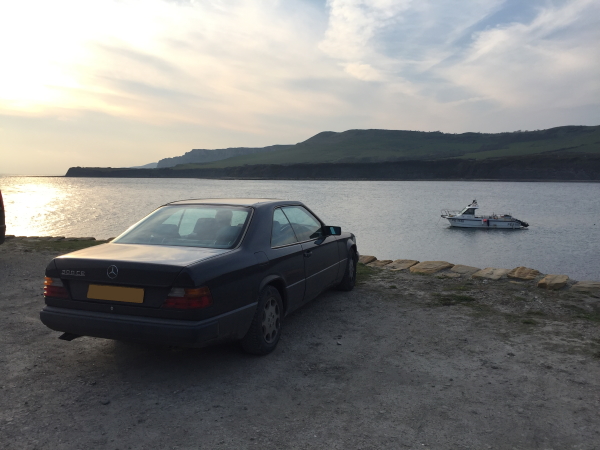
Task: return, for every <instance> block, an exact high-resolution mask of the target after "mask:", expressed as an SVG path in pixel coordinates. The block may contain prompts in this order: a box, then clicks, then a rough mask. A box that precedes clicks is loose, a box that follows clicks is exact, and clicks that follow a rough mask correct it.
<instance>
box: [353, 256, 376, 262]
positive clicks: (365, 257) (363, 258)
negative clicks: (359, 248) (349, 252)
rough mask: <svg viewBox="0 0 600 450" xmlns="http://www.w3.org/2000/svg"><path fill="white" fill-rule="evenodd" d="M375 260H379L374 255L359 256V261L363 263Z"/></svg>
mask: <svg viewBox="0 0 600 450" xmlns="http://www.w3.org/2000/svg"><path fill="white" fill-rule="evenodd" d="M373 261H377V258H375V257H374V256H369V255H361V257H360V258H358V262H359V263H361V264H369V263H372V262H373Z"/></svg>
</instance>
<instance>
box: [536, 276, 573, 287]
mask: <svg viewBox="0 0 600 450" xmlns="http://www.w3.org/2000/svg"><path fill="white" fill-rule="evenodd" d="M567 281H569V277H568V276H567V275H546V276H545V277H544V278H542V279H541V280H540V281H539V282H538V287H539V288H542V289H549V290H551V291H558V290H559V289H562V288H564V287H565V286H566V285H567Z"/></svg>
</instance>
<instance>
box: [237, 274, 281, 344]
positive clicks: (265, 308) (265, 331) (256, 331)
mask: <svg viewBox="0 0 600 450" xmlns="http://www.w3.org/2000/svg"><path fill="white" fill-rule="evenodd" d="M282 321H283V302H282V301H281V295H280V294H279V291H278V290H277V289H275V288H274V287H273V286H267V287H265V288H264V289H263V290H262V291H261V292H260V294H259V296H258V305H257V307H256V313H255V314H254V318H253V319H252V324H251V325H250V329H249V330H248V332H247V333H246V336H244V337H243V338H242V341H241V342H242V348H243V349H244V351H246V352H247V353H251V354H253V355H266V354H268V353H271V352H272V351H273V350H275V347H277V343H278V342H279V338H280V336H281V322H282Z"/></svg>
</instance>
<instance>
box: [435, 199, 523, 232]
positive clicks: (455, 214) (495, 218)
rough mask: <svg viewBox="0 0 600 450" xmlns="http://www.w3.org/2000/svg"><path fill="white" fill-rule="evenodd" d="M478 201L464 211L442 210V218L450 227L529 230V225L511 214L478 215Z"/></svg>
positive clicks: (474, 201)
mask: <svg viewBox="0 0 600 450" xmlns="http://www.w3.org/2000/svg"><path fill="white" fill-rule="evenodd" d="M478 209H479V205H477V200H473V202H472V203H471V204H470V205H469V206H467V207H466V208H464V209H463V210H462V211H450V210H448V209H444V210H442V217H443V218H444V219H448V222H450V226H452V227H462V228H501V229H512V230H515V229H520V228H527V227H528V226H529V224H528V223H527V222H523V221H522V220H519V219H517V218H516V217H513V216H511V215H510V214H493V213H492V214H490V215H488V216H484V215H478V214H477V213H476V212H477V210H478Z"/></svg>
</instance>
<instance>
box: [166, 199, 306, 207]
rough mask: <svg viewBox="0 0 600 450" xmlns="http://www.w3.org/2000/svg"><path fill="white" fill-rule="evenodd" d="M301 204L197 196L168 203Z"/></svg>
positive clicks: (278, 200) (274, 200) (273, 200)
mask: <svg viewBox="0 0 600 450" xmlns="http://www.w3.org/2000/svg"><path fill="white" fill-rule="evenodd" d="M278 203H287V204H299V202H296V201H286V200H280V199H275V198H195V199H188V200H178V201H175V202H171V203H167V205H235V206H257V205H264V204H278Z"/></svg>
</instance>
